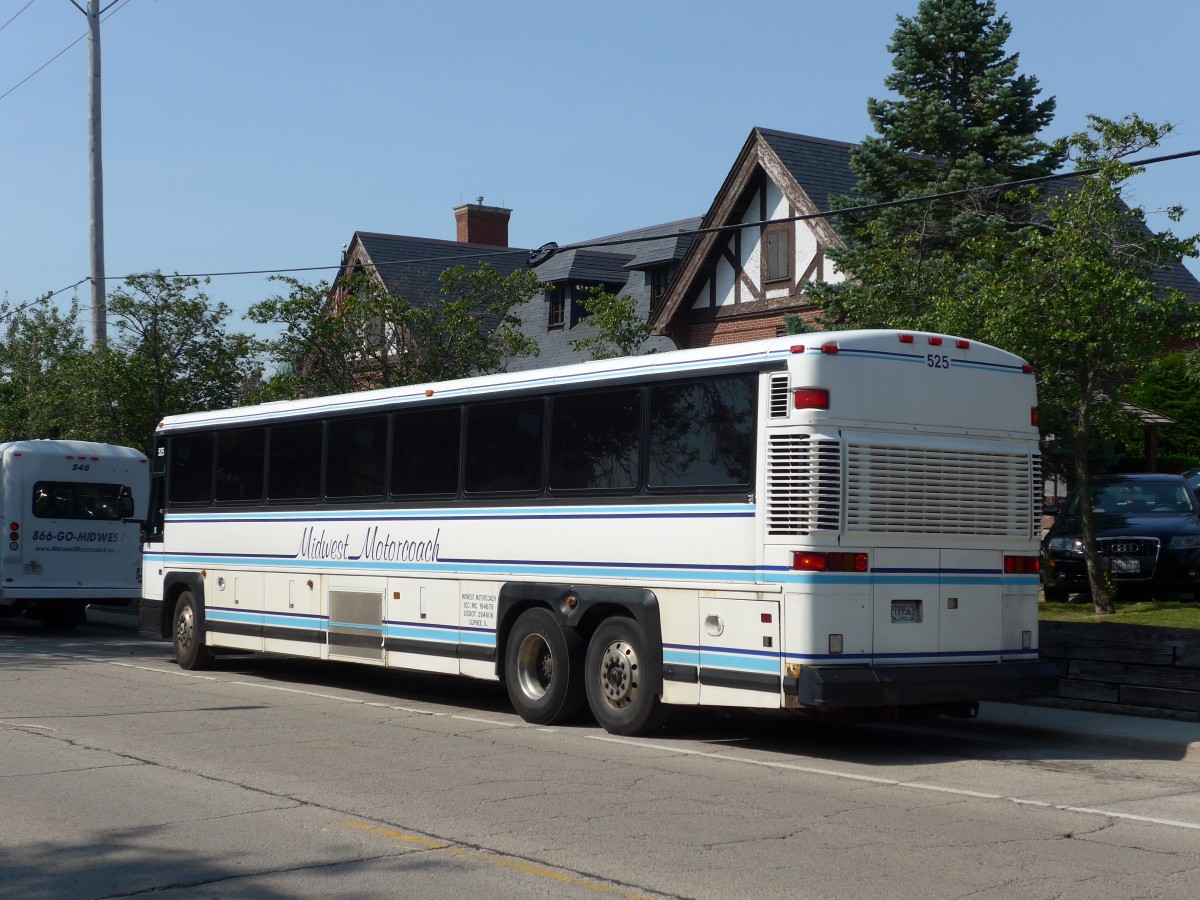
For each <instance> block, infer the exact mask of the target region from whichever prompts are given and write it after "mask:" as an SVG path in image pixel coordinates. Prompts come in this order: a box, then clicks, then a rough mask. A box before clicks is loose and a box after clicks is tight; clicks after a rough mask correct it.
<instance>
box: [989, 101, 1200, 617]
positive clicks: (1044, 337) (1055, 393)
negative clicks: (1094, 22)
mask: <svg viewBox="0 0 1200 900" xmlns="http://www.w3.org/2000/svg"><path fill="white" fill-rule="evenodd" d="M1170 131H1171V127H1170V126H1168V125H1155V124H1152V123H1149V122H1145V121H1143V120H1142V119H1140V118H1138V117H1137V116H1129V117H1127V118H1126V119H1124V120H1122V121H1120V122H1113V121H1110V120H1106V119H1101V118H1099V117H1091V129H1090V130H1089V131H1087V132H1082V133H1079V134H1076V135H1074V136H1073V137H1072V138H1071V139H1070V148H1071V150H1072V153H1073V158H1074V159H1075V161H1076V163H1077V165H1078V167H1079V168H1080V169H1081V170H1084V171H1085V172H1086V171H1087V170H1092V169H1095V170H1097V171H1096V172H1095V174H1081V175H1080V178H1079V181H1078V183H1077V184H1076V185H1073V186H1071V187H1069V188H1068V189H1066V190H1064V191H1063V192H1061V193H1059V194H1056V195H1054V196H1052V197H1050V198H1048V199H1047V200H1046V202H1045V203H1044V204H1043V207H1042V212H1043V215H1044V219H1043V221H1042V222H1041V223H1040V224H1039V227H1038V228H1037V230H1036V231H1035V232H1034V233H1032V234H1031V235H1030V236H1029V237H1028V238H1027V239H1026V240H1025V241H1024V242H1023V243H1022V244H1021V245H1019V246H1018V247H1016V248H1014V249H1013V250H1012V251H1011V252H1009V253H1008V254H1007V255H1006V257H1005V258H1004V259H1003V261H1002V262H1001V263H1000V264H999V265H998V266H996V267H995V268H994V269H991V270H980V269H976V270H975V273H974V277H975V280H974V284H973V285H972V290H971V294H972V296H973V297H974V298H975V300H976V302H977V303H978V304H979V309H980V310H981V311H984V316H983V318H982V319H981V322H980V325H981V329H980V331H979V332H978V334H977V336H978V337H981V338H982V339H984V340H987V341H990V342H991V343H994V344H998V345H1000V346H1002V347H1006V348H1008V349H1010V350H1012V351H1013V352H1015V353H1018V354H1020V355H1021V356H1024V357H1025V358H1026V359H1028V360H1029V361H1030V362H1032V363H1033V364H1034V366H1035V367H1036V369H1037V371H1038V389H1039V400H1038V408H1039V418H1040V422H1041V427H1042V429H1043V433H1044V434H1047V435H1049V436H1050V437H1049V439H1048V441H1049V443H1050V444H1051V445H1052V447H1058V448H1064V449H1066V450H1068V451H1069V458H1070V464H1069V472H1068V477H1069V478H1070V480H1071V481H1073V482H1074V483H1075V485H1076V487H1077V488H1078V490H1080V492H1081V494H1082V496H1083V502H1082V508H1083V510H1084V516H1083V535H1084V543H1085V548H1087V555H1088V568H1089V575H1090V577H1091V581H1092V588H1093V590H1092V596H1093V597H1094V598H1095V604H1096V608H1097V610H1098V611H1104V612H1111V611H1112V608H1113V607H1112V602H1113V600H1112V595H1111V592H1109V591H1106V590H1105V589H1104V588H1105V585H1104V584H1103V580H1102V574H1103V568H1102V566H1101V564H1100V561H1099V559H1098V557H1097V556H1096V555H1095V551H1094V547H1095V545H1094V536H1095V531H1094V528H1093V522H1092V519H1091V508H1092V504H1091V503H1090V500H1089V498H1090V483H1091V479H1092V477H1093V476H1094V475H1096V474H1099V472H1098V470H1097V467H1096V465H1095V459H1094V452H1095V448H1096V447H1097V446H1098V445H1101V444H1103V443H1104V442H1106V441H1110V440H1114V439H1117V438H1119V437H1120V436H1121V434H1122V431H1123V429H1125V428H1127V427H1128V424H1129V417H1128V414H1127V413H1124V412H1123V411H1122V409H1121V407H1120V405H1119V403H1118V398H1119V397H1120V395H1121V391H1122V390H1123V388H1124V387H1125V385H1127V384H1129V383H1130V381H1131V380H1134V379H1135V378H1136V377H1137V376H1138V375H1139V373H1141V372H1143V371H1145V370H1146V369H1147V367H1148V366H1149V365H1150V363H1151V362H1152V360H1153V359H1154V358H1155V357H1156V356H1157V355H1158V354H1160V353H1161V350H1162V347H1163V345H1164V343H1165V342H1166V340H1167V339H1168V338H1170V337H1172V336H1175V335H1179V334H1190V333H1194V331H1195V327H1196V321H1197V312H1196V311H1195V310H1192V309H1189V308H1188V306H1187V304H1186V303H1185V302H1184V297H1183V296H1182V294H1180V293H1179V292H1178V291H1174V290H1166V289H1163V288H1161V287H1160V286H1159V285H1158V284H1157V283H1156V282H1155V280H1154V269H1155V267H1157V266H1163V265H1168V264H1172V263H1178V261H1179V260H1180V259H1182V258H1183V257H1185V256H1195V255H1196V247H1197V236H1192V237H1186V238H1178V237H1176V236H1175V235H1173V234H1172V233H1171V232H1170V231H1165V232H1160V233H1156V232H1153V231H1151V230H1150V229H1148V228H1147V227H1146V222H1145V213H1144V212H1143V211H1142V210H1141V209H1139V208H1130V207H1127V206H1125V205H1124V204H1122V203H1121V202H1120V201H1121V189H1122V186H1123V185H1124V184H1125V183H1126V182H1127V181H1128V179H1129V178H1130V177H1132V176H1133V175H1134V174H1136V173H1137V172H1138V171H1139V170H1137V169H1135V168H1133V167H1131V166H1129V165H1127V164H1126V163H1124V162H1122V159H1123V158H1125V157H1127V156H1129V155H1130V154H1134V153H1138V152H1140V151H1142V150H1145V149H1148V148H1150V147H1155V146H1157V144H1158V142H1159V141H1160V140H1161V139H1162V137H1163V136H1165V135H1166V134H1169V133H1170ZM1178 214H1179V211H1178V210H1177V211H1175V213H1174V215H1175V216H1176V217H1177V216H1178Z"/></svg>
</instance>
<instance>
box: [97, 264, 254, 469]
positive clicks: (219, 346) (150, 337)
mask: <svg viewBox="0 0 1200 900" xmlns="http://www.w3.org/2000/svg"><path fill="white" fill-rule="evenodd" d="M205 284H208V280H207V279H205V280H204V281H203V282H202V281H200V280H199V279H196V278H191V277H186V276H180V275H163V274H162V273H161V272H158V271H155V272H148V273H145V274H141V275H131V276H129V277H128V278H126V279H125V283H124V285H123V286H122V287H120V288H118V289H117V290H115V291H113V292H112V293H111V294H110V295H109V297H108V315H109V319H110V322H111V323H112V324H113V325H114V326H115V328H114V329H112V333H111V334H110V342H109V348H108V350H107V351H106V352H98V353H96V355H95V360H94V362H95V365H96V366H97V371H98V372H100V373H103V375H102V377H99V378H97V379H96V382H97V391H98V400H99V408H100V409H101V411H102V412H103V413H106V414H107V418H108V421H109V423H110V426H109V427H110V432H109V433H110V435H111V436H112V437H111V438H109V439H110V440H112V441H113V442H116V443H124V444H128V445H129V446H132V447H137V448H139V449H141V450H143V451H146V452H149V448H150V447H151V446H152V445H153V440H154V429H155V427H156V426H157V425H158V423H159V422H160V421H161V420H162V418H163V416H166V415H172V414H176V413H185V412H197V411H200V410H207V409H221V408H224V407H230V406H236V405H238V403H239V402H242V401H244V400H245V397H246V392H247V389H248V385H251V384H253V383H254V382H255V380H256V379H257V377H258V375H259V373H260V366H259V364H258V362H257V358H258V353H259V351H260V346H259V344H258V342H257V341H255V340H254V339H253V338H251V337H250V336H248V335H246V334H242V333H238V332H230V331H228V329H227V326H226V320H227V319H228V318H229V314H230V312H231V310H230V308H229V307H228V306H226V305H225V304H224V303H220V302H214V301H213V300H211V299H210V298H209V297H208V295H207V294H205V293H204V292H203V291H202V290H200V288H201V286H202V285H205Z"/></svg>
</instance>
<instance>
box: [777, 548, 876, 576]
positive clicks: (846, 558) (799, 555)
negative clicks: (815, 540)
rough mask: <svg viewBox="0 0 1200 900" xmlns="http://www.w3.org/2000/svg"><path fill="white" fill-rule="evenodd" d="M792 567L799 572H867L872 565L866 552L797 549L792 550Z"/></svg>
mask: <svg viewBox="0 0 1200 900" xmlns="http://www.w3.org/2000/svg"><path fill="white" fill-rule="evenodd" d="M792 568H793V569H794V570H796V571H798V572H866V571H868V570H869V569H870V566H868V564H867V554H865V553H818V552H816V551H812V550H795V551H793V552H792Z"/></svg>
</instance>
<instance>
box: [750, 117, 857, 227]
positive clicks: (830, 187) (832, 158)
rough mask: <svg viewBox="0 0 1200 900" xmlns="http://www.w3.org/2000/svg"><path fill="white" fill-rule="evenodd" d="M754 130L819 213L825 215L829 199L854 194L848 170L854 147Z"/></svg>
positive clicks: (777, 132) (842, 143)
mask: <svg viewBox="0 0 1200 900" xmlns="http://www.w3.org/2000/svg"><path fill="white" fill-rule="evenodd" d="M754 130H755V131H756V132H757V133H758V134H759V135H761V136H762V139H763V141H764V142H765V143H766V144H767V146H768V147H770V148H771V149H772V150H773V151H775V155H776V156H778V157H779V160H780V162H782V163H783V164H784V165H785V166H786V167H787V170H788V172H790V173H791V176H792V177H793V178H794V179H796V183H797V184H798V185H800V187H801V188H803V190H804V193H806V194H808V197H809V199H810V200H812V202H813V203H814V204H815V205H816V207H817V209H819V210H820V211H821V212H829V208H830V207H829V198H830V197H835V196H845V197H849V196H853V195H854V193H855V190H854V189H855V185H856V184H857V179H856V178H855V177H854V173H853V172H851V171H850V151H851V150H853V149H854V147H855V145H854V144H847V143H845V142H844V141H830V140H826V139H825V138H816V137H810V136H808V135H805V134H790V133H788V132H786V131H772V130H771V129H769V128H755V129H754Z"/></svg>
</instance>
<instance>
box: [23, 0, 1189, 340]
mask: <svg viewBox="0 0 1200 900" xmlns="http://www.w3.org/2000/svg"><path fill="white" fill-rule="evenodd" d="M28 2H29V0H0V25H3V24H4V23H5V22H8V21H9V19H10V18H12V17H13V16H14V15H16V16H17V17H16V18H15V19H13V21H12V22H11V24H9V25H7V27H5V28H4V29H3V30H0V94H3V93H5V92H6V91H9V90H10V88H12V87H13V86H14V85H16V84H17V83H18V82H20V81H21V80H22V79H23V78H25V77H26V76H27V75H29V74H30V73H31V72H32V71H34V70H35V69H37V68H38V67H39V66H41V65H42V64H43V63H45V62H46V61H47V60H49V59H50V58H51V57H53V56H54V55H55V54H57V53H58V52H59V51H61V50H63V48H64V47H66V46H67V45H68V44H70V43H71V41H73V40H74V39H75V38H77V37H79V36H80V35H82V34H84V33H85V32H86V25H87V23H86V20H85V18H84V17H83V16H82V15H81V14H80V13H79V11H78V10H77V9H76V8H75V7H74V6H73V5H72V4H71V3H70V2H69V0H35V2H33V3H32V5H30V6H29V8H28V9H25V10H24V11H23V12H20V11H21V9H22V7H24V6H25V5H26V3H28ZM80 2H81V3H82V2H84V0H80ZM998 6H999V9H1000V11H1001V12H1004V13H1007V15H1008V18H1009V21H1010V22H1011V23H1012V25H1013V35H1012V38H1011V39H1010V41H1009V44H1008V49H1009V51H1010V52H1012V51H1015V52H1019V53H1020V57H1021V71H1022V72H1023V73H1025V74H1029V75H1034V76H1036V77H1037V78H1038V79H1039V81H1040V84H1041V87H1042V92H1043V96H1054V97H1056V98H1057V100H1058V113H1057V116H1056V119H1055V121H1054V123H1053V125H1052V127H1051V129H1050V131H1049V133H1048V135H1047V136H1057V135H1059V134H1064V133H1067V132H1072V131H1076V130H1079V129H1081V128H1082V127H1083V126H1084V124H1085V116H1086V115H1087V114H1089V113H1096V114H1100V115H1105V116H1109V117H1120V116H1123V115H1125V114H1126V113H1129V112H1135V111H1136V112H1137V113H1139V114H1141V115H1142V116H1143V117H1145V118H1148V119H1150V120H1153V121H1170V122H1174V123H1176V124H1177V125H1178V132H1177V136H1175V137H1173V138H1171V139H1170V140H1169V141H1168V142H1167V143H1166V144H1165V145H1164V147H1163V148H1162V149H1161V150H1160V151H1158V152H1160V153H1170V152H1181V151H1186V150H1194V149H1200V91H1198V90H1197V84H1198V83H1200V63H1198V62H1197V59H1198V58H1200V2H1198V0H1150V2H1147V3H1143V4H1138V5H1136V6H1135V5H1131V4H1129V3H1128V2H1125V0H1120V2H1118V0H999V2H998ZM915 9H916V0H843V2H838V3H829V2H809V0H739V2H736V3H731V2H728V0H724V2H711V0H689V2H684V0H660V2H653V0H641V2H627V0H605V2H603V3H590V4H587V5H584V4H580V3H554V2H522V0H508V2H503V3H499V2H482V0H460V2H455V3H429V2H401V0H394V2H388V0H341V2H333V0H324V2H316V0H128V2H126V3H124V5H121V0H117V4H116V5H114V7H113V9H112V10H111V11H110V13H111V18H110V19H108V20H106V21H105V22H104V24H103V26H102V47H103V65H104V68H103V97H104V112H103V123H104V190H105V226H106V228H105V242H106V251H107V252H106V264H107V272H108V274H109V275H123V274H127V273H130V272H139V271H146V270H150V269H161V270H162V271H164V272H167V273H171V272H181V273H196V272H222V271H230V270H243V269H275V268H290V267H300V266H322V265H336V264H337V262H338V259H339V256H340V251H341V247H342V245H343V244H345V243H347V242H348V241H349V240H350V238H351V236H352V235H353V233H354V232H355V231H356V230H361V231H382V232H389V233H396V234H408V235H418V236H422V237H432V238H444V239H448V240H453V238H454V219H453V215H452V213H451V209H452V208H453V207H454V206H456V205H458V204H460V203H463V202H471V201H473V200H474V198H475V197H476V196H477V195H483V197H484V198H485V202H486V203H488V204H495V205H503V206H507V207H510V208H512V210H513V214H512V221H511V228H510V239H511V243H512V244H513V245H514V246H526V247H528V246H537V245H540V244H542V243H544V242H546V241H551V240H554V241H558V242H559V243H566V242H570V241H577V240H582V239H585V238H589V237H597V236H600V235H605V234H610V233H614V232H619V231H624V230H627V229H631V228H637V227H641V226H644V225H650V224H656V223H660V222H667V221H672V220H675V219H681V218H685V217H687V216H693V215H700V214H703V213H704V212H705V211H706V209H707V208H708V205H709V204H710V202H711V201H712V199H713V196H714V195H715V193H716V191H717V190H718V188H719V187H720V185H721V182H722V180H723V179H724V177H725V175H726V174H727V173H728V171H729V168H730V166H731V165H732V163H733V161H734V158H735V156H736V154H737V152H738V150H739V149H740V148H741V146H742V143H743V142H744V141H745V139H746V136H747V135H748V133H749V131H750V129H751V128H752V127H754V126H756V125H758V126H764V127H767V128H775V129H780V130H785V131H795V132H800V133H804V134H810V135H816V136H819V137H825V138H833V139H837V140H845V141H857V140H860V139H861V138H862V137H863V136H864V135H866V134H867V133H868V132H869V129H870V125H869V122H868V119H867V116H866V100H867V98H868V97H871V96H874V97H883V96H885V92H884V89H883V79H884V77H885V76H886V75H887V74H888V72H889V71H890V69H891V56H890V54H889V53H888V52H887V49H886V47H887V44H888V42H889V39H890V37H891V34H892V32H893V31H894V29H895V25H896V16H897V14H902V15H911V14H912V12H913V11H914V10H915ZM19 12H20V14H19V15H17V14H18V13H19ZM87 80H88V51H87V41H86V39H85V40H82V41H80V42H79V43H78V44H76V45H75V46H74V47H72V48H71V49H70V50H68V51H67V52H66V53H64V54H63V55H62V56H61V57H60V58H59V59H57V60H56V61H55V62H53V63H51V64H50V65H49V66H47V67H46V68H45V69H44V70H43V71H42V72H41V73H39V74H38V75H36V76H35V77H33V78H31V79H30V80H29V81H28V82H26V83H25V84H23V85H21V86H20V87H18V88H16V89H15V90H13V91H12V92H11V93H10V94H8V96H6V97H4V98H3V99H2V100H0V296H3V295H5V294H7V296H8V298H9V300H10V301H12V302H14V303H20V302H24V301H27V300H29V299H32V298H33V297H35V296H37V295H39V294H42V293H45V292H47V291H50V290H56V289H58V288H61V287H64V286H66V285H68V284H71V283H72V282H74V281H77V280H78V279H80V278H84V277H86V276H87V275H88V273H89V250H88V215H89V200H88V155H87V109H88V103H87ZM1128 199H1129V200H1130V201H1131V202H1134V203H1138V204H1141V205H1144V206H1145V207H1146V208H1147V209H1148V210H1155V209H1161V208H1163V207H1166V206H1168V205H1172V204H1182V205H1183V206H1185V207H1187V208H1189V211H1190V212H1189V215H1188V216H1187V217H1186V218H1185V219H1184V221H1183V223H1182V224H1181V225H1179V226H1177V227H1176V231H1177V232H1179V233H1189V232H1200V158H1196V159H1191V160H1186V161H1182V162H1176V163H1167V164H1163V165H1159V166H1155V167H1152V168H1151V169H1150V170H1148V171H1147V172H1146V174H1144V175H1142V176H1140V177H1139V178H1138V179H1136V180H1135V181H1134V182H1133V193H1132V194H1131V196H1129V198H1128ZM1151 224H1152V225H1153V226H1155V227H1159V228H1163V227H1167V224H1168V223H1167V222H1166V219H1165V217H1163V216H1152V217H1151ZM1189 265H1190V266H1191V268H1192V270H1193V271H1195V272H1200V266H1198V265H1197V263H1196V262H1195V261H1193V262H1191V263H1190V264H1189ZM322 275H323V276H324V277H329V275H330V273H319V274H314V275H313V276H312V277H313V279H314V280H315V279H316V278H319V277H321V276H322ZM111 285H112V283H111V282H110V287H111ZM208 291H209V293H210V295H211V296H213V297H214V298H217V299H222V300H225V301H226V302H227V303H229V304H230V305H231V306H233V307H234V309H235V310H236V311H237V314H238V315H239V316H240V314H241V313H242V312H243V311H244V310H245V309H246V307H247V306H249V305H250V304H251V303H253V302H255V301H256V300H260V299H262V298H264V297H266V296H268V295H270V294H271V293H273V292H274V286H273V285H271V284H270V283H268V282H267V281H266V279H265V277H263V276H242V277H232V278H217V279H214V280H213V283H212V284H211V285H210V286H209V288H208ZM77 295H78V297H79V299H80V301H81V304H82V305H83V306H84V307H87V306H88V304H89V303H90V289H89V287H88V286H87V285H86V284H84V285H81V286H80V287H79V288H78V289H77ZM63 297H64V299H69V297H70V294H69V293H68V294H66V295H63ZM81 320H82V321H83V323H84V324H85V326H86V325H87V323H88V322H89V318H88V313H86V312H85V313H84V314H83V316H82V317H81ZM239 325H240V327H246V328H249V327H250V326H249V325H248V324H240V323H239Z"/></svg>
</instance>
